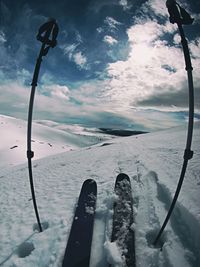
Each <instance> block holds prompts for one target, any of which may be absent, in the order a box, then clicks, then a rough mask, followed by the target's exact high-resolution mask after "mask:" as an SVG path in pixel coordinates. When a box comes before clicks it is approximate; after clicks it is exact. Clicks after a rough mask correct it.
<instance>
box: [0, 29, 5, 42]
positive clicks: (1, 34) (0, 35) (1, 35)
mask: <svg viewBox="0 0 200 267" xmlns="http://www.w3.org/2000/svg"><path fill="white" fill-rule="evenodd" d="M5 42H6V36H5V34H4V32H3V31H0V43H5Z"/></svg>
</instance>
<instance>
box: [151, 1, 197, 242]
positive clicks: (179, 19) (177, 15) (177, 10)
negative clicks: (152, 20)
mask: <svg viewBox="0 0 200 267" xmlns="http://www.w3.org/2000/svg"><path fill="white" fill-rule="evenodd" d="M166 6H167V8H168V11H169V15H170V18H169V19H170V22H171V23H177V26H178V29H179V33H180V36H181V44H182V48H183V53H184V59H185V65H186V67H185V69H186V71H187V76H188V88H189V120H188V131H187V141H186V148H185V152H184V156H183V158H184V161H183V165H182V170H181V174H180V178H179V182H178V185H177V188H176V192H175V194H174V198H173V200H172V203H171V206H170V208H169V211H168V214H167V216H166V218H165V221H164V223H163V225H162V227H161V229H160V231H159V233H158V235H157V237H156V239H155V241H154V243H153V244H154V245H156V244H157V242H158V240H159V238H160V237H161V235H162V233H163V231H164V229H165V227H166V225H167V223H168V221H169V218H170V216H171V214H172V212H173V209H174V207H175V204H176V201H177V199H178V196H179V193H180V190H181V187H182V184H183V180H184V177H185V172H186V169H187V165H188V160H190V159H191V158H192V157H193V151H191V144H192V135H193V124H194V87H193V77H192V70H193V68H192V64H191V59H190V53H189V48H188V43H187V40H186V38H185V34H184V31H183V27H182V25H183V24H186V25H189V24H192V23H193V20H194V19H193V18H191V17H190V15H189V14H188V13H187V11H186V10H185V9H183V8H182V7H180V5H179V4H177V3H176V1H174V0H168V1H167V2H166Z"/></svg>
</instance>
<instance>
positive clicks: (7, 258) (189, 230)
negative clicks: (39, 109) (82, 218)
mask: <svg viewBox="0 0 200 267" xmlns="http://www.w3.org/2000/svg"><path fill="white" fill-rule="evenodd" d="M196 127H197V128H196V130H195V132H194V141H193V147H194V158H193V159H192V160H191V162H190V164H189V166H188V170H187V173H186V179H185V181H184V185H183V188H182V192H181V194H180V197H179V199H178V203H177V206H176V209H175V212H174V214H173V217H172V219H171V220H170V222H169V224H168V226H167V228H166V230H165V232H164V235H163V236H162V239H161V242H160V244H159V246H160V247H158V248H155V247H153V246H152V242H153V239H154V238H155V235H156V233H157V231H158V230H159V227H160V225H161V224H162V222H163V220H164V217H165V215H166V212H167V210H168V207H169V203H170V202H171V200H172V198H173V194H174V190H175V188H176V184H177V180H178V177H179V171H180V166H181V164H182V154H183V147H184V142H185V128H175V129H170V130H167V131H161V132H157V133H151V134H145V135H140V136H133V137H124V138H116V139H113V140H112V142H110V143H112V144H110V145H106V146H101V145H100V144H99V145H96V146H93V147H89V148H84V149H81V150H79V151H71V152H67V153H63V154H59V155H54V156H51V157H48V158H44V159H42V160H38V161H34V162H33V171H34V177H35V180H34V182H35V189H36V197H37V203H38V209H39V212H40V216H41V221H42V223H43V225H45V230H44V232H42V233H38V232H37V225H36V224H35V223H36V221H35V215H34V212H33V206H32V201H31V196H30V188H29V181H28V170H27V166H26V165H19V166H17V167H14V168H12V169H11V170H8V169H5V170H3V169H1V171H0V180H1V187H0V202H1V216H0V227H1V240H0V266H3V267H10V266H15V267H29V266H30V267H33V266H34V267H36V266H38V267H44V266H51V267H57V266H58V267H59V266H62V259H63V256H64V251H65V247H66V240H67V238H68V236H69V231H70V228H71V223H72V220H73V216H74V209H75V204H76V201H77V198H78V194H79V191H80V188H81V185H82V183H83V181H84V180H85V179H88V178H90V179H94V180H95V181H96V182H97V184H98V196H97V204H96V215H95V223H94V234H93V241H92V251H91V261H90V267H105V266H106V264H108V261H109V259H110V257H112V260H116V261H115V262H119V261H117V259H119V256H120V255H119V254H118V253H117V251H116V250H115V248H114V247H113V246H111V247H106V246H105V241H107V240H110V236H111V230H112V229H111V227H112V213H113V208H112V207H113V202H114V199H115V197H116V196H115V194H114V183H115V178H116V176H117V174H119V173H120V172H124V173H127V175H128V176H129V177H130V180H131V183H132V188H133V191H132V196H133V203H134V205H133V209H134V214H135V239H136V262H137V266H138V267H144V266H152V267H153V266H155V267H168V266H170V267H171V266H173V267H179V266H184V267H198V266H200V247H199V246H200V245H199V241H198V240H200V236H199V235H200V233H199V228H200V205H199V190H200V170H199V161H200V150H199V137H200V136H199V124H197V126H196ZM161 247H162V250H161V249H160V248H161ZM118 266H119V265H118ZM118 266H117V267H118ZM115 267H116V266H115Z"/></svg>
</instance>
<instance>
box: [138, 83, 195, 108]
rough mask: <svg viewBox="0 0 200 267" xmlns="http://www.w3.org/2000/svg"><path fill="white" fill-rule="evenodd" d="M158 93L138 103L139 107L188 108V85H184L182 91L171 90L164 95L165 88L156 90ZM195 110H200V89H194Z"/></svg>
mask: <svg viewBox="0 0 200 267" xmlns="http://www.w3.org/2000/svg"><path fill="white" fill-rule="evenodd" d="M156 89H157V90H156V91H157V93H154V94H153V95H151V96H149V97H148V98H146V99H144V100H142V101H138V103H137V104H138V105H139V106H145V107H148V106H149V107H157V108H158V107H170V106H176V107H180V108H186V107H188V96H189V93H188V87H187V84H185V85H183V87H182V88H181V90H177V91H174V89H173V88H171V90H170V88H169V91H167V92H166V91H165V92H163V93H162V89H163V88H161V87H160V88H156ZM194 89H195V90H194V97H195V103H194V104H195V108H197V109H200V88H199V87H198V88H194Z"/></svg>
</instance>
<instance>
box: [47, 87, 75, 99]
mask: <svg viewBox="0 0 200 267" xmlns="http://www.w3.org/2000/svg"><path fill="white" fill-rule="evenodd" d="M46 90H47V91H49V93H50V95H51V96H52V97H53V98H54V97H55V98H58V99H61V100H69V95H70V90H69V88H68V87H67V86H64V85H58V84H52V85H50V86H48V87H47V88H46Z"/></svg>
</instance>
